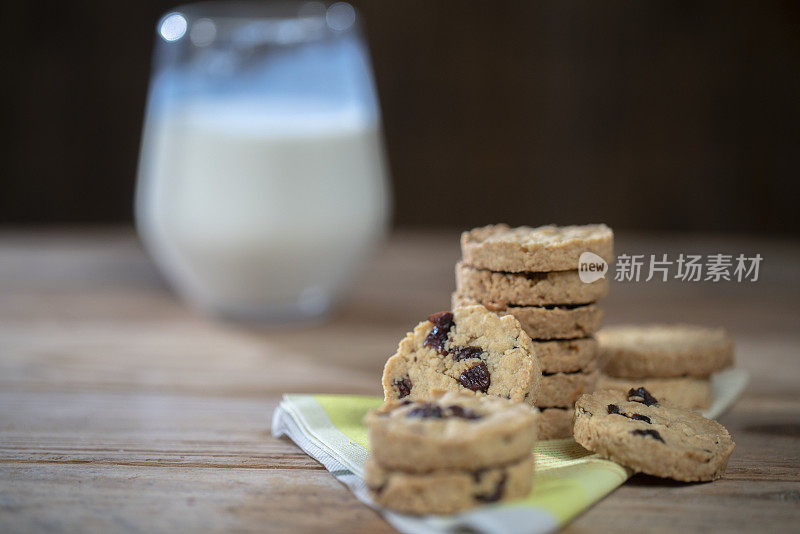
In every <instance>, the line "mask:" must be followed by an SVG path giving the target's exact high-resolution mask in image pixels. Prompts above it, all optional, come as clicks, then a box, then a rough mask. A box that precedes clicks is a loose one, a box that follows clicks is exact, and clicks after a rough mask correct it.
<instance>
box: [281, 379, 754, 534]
mask: <svg viewBox="0 0 800 534" xmlns="http://www.w3.org/2000/svg"><path fill="white" fill-rule="evenodd" d="M747 380H748V375H747V372H746V371H744V370H742V369H729V370H727V371H723V372H722V373H718V374H716V375H714V376H713V377H712V384H713V389H714V403H713V405H712V406H711V408H709V409H708V410H706V411H705V412H704V413H703V415H705V416H706V417H709V418H712V419H715V418H717V417H719V416H720V415H721V414H722V413H723V412H724V411H725V410H727V409H728V408H729V407H730V406H731V405H732V404H733V402H734V401H735V400H736V398H737V397H738V396H739V395H740V394H741V393H742V391H743V390H744V387H745V385H746V384H747ZM382 403H383V399H381V398H378V397H363V396H354V395H285V396H284V397H283V400H282V402H281V403H280V405H279V406H278V408H276V409H275V413H274V414H273V418H272V434H273V435H274V436H276V437H278V436H284V435H285V436H288V437H289V438H290V439H291V440H292V441H294V442H295V443H296V444H297V445H298V446H299V447H300V448H301V449H303V450H304V451H305V452H306V453H308V454H309V455H311V456H312V457H314V458H315V459H316V460H318V461H319V462H320V463H322V465H324V466H325V467H326V468H327V469H328V471H330V472H331V474H332V475H333V476H335V477H336V478H337V479H338V480H339V481H341V482H342V483H343V484H344V485H345V486H347V487H348V488H350V490H351V491H352V492H353V493H354V494H355V496H356V497H357V498H358V499H359V500H360V501H361V502H363V503H364V504H366V505H368V506H371V507H373V508H375V509H376V510H378V511H379V512H380V513H381V514H382V515H383V517H384V518H385V519H386V520H387V521H388V522H389V523H391V524H392V525H393V526H394V527H395V528H397V529H398V530H399V531H401V532H413V533H420V532H430V533H447V532H457V531H463V530H464V529H467V530H470V531H474V532H484V533H492V534H493V533H498V534H500V533H509V534H513V533H542V532H551V531H553V530H556V529H558V528H560V527H562V526H564V525H565V524H567V523H568V522H569V521H570V520H571V519H572V518H574V517H575V516H577V515H578V514H580V513H581V512H582V511H584V510H585V509H586V508H588V507H590V506H591V505H592V504H594V503H595V502H597V501H599V500H600V499H602V498H603V497H604V496H605V495H608V494H609V493H611V491H613V490H614V488H616V487H617V486H619V485H621V484H622V483H623V482H625V481H626V480H627V479H628V478H629V477H630V476H631V475H632V472H631V471H630V470H629V469H627V468H625V467H622V466H621V465H619V464H616V463H614V462H611V461H608V460H603V459H601V458H599V457H598V456H597V455H596V454H593V453H591V452H589V451H587V450H586V449H584V448H583V447H581V446H580V445H578V444H577V443H576V442H575V440H573V439H571V438H569V439H558V440H549V441H542V442H540V443H539V444H538V445H537V446H536V449H535V451H534V453H535V457H536V473H535V475H534V482H533V490H532V491H531V493H530V495H528V496H527V497H526V498H524V499H520V500H518V501H513V502H505V503H497V504H493V505H486V506H481V507H479V508H476V509H473V510H470V511H467V512H462V513H459V514H455V515H451V516H424V517H420V516H412V515H405V514H399V513H395V512H392V511H390V510H387V509H385V508H381V507H379V506H377V505H375V504H374V503H373V502H372V501H371V500H370V498H369V492H368V490H367V487H366V485H365V484H364V479H363V473H364V461H365V460H366V459H367V456H368V454H369V444H368V443H367V428H366V426H364V423H363V422H362V421H363V418H364V415H365V414H366V413H367V412H368V411H369V410H372V409H375V408H378V407H380V406H381V404H382Z"/></svg>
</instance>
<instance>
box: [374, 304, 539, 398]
mask: <svg viewBox="0 0 800 534" xmlns="http://www.w3.org/2000/svg"><path fill="white" fill-rule="evenodd" d="M540 381H541V368H540V367H539V360H538V358H536V356H535V354H534V353H533V347H532V344H531V339H530V337H528V334H526V333H525V332H524V331H523V330H522V327H521V326H520V324H519V321H517V320H516V319H515V318H514V317H512V316H511V315H505V316H503V317H499V316H498V315H496V314H494V313H492V312H490V311H488V310H487V309H486V308H484V307H483V306H469V307H466V308H456V309H455V310H454V311H453V312H441V313H436V314H433V315H431V316H430V317H428V320H427V321H423V322H421V323H420V324H418V325H417V327H416V328H415V329H414V330H413V332H409V333H408V335H406V337H405V339H403V340H402V341H401V342H400V345H399V346H398V348H397V352H396V353H395V354H394V356H392V357H391V358H389V360H388V361H387V362H386V366H385V367H384V369H383V380H382V382H383V392H384V397H385V399H386V400H387V401H389V400H397V399H404V398H408V400H412V401H414V400H427V399H431V398H432V397H433V395H434V393H436V392H449V391H459V392H465V393H470V394H473V395H477V396H482V395H490V396H497V397H504V398H507V399H511V400H512V401H514V402H525V403H527V404H530V405H533V403H534V402H535V401H536V395H537V394H538V393H539V382H540Z"/></svg>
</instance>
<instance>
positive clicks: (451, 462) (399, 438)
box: [365, 393, 537, 472]
mask: <svg viewBox="0 0 800 534" xmlns="http://www.w3.org/2000/svg"><path fill="white" fill-rule="evenodd" d="M536 420H537V410H536V409H535V408H532V407H530V406H529V405H528V404H525V403H515V402H512V401H510V400H507V399H500V398H496V397H482V398H478V397H475V396H474V395H466V394H463V393H446V394H444V395H440V396H437V397H436V398H434V399H432V400H430V401H418V402H407V401H405V402H404V401H393V402H390V403H387V404H386V405H385V406H384V407H383V408H381V409H380V410H377V411H373V412H370V413H369V414H367V417H366V418H365V423H366V425H367V429H368V432H369V446H370V452H371V454H372V456H373V457H374V458H375V460H376V461H377V462H378V463H379V464H380V465H382V466H383V467H385V468H387V469H397V470H402V471H407V472H426V471H434V470H437V469H462V470H475V469H480V468H484V467H489V466H493V465H498V464H506V463H510V462H512V461H515V460H518V459H520V458H522V457H524V456H527V455H529V454H530V452H531V450H533V447H534V445H536Z"/></svg>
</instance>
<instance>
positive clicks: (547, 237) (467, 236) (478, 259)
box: [461, 224, 614, 272]
mask: <svg viewBox="0 0 800 534" xmlns="http://www.w3.org/2000/svg"><path fill="white" fill-rule="evenodd" d="M461 252H462V254H463V255H464V262H465V263H467V264H469V265H473V266H475V267H480V268H482V269H489V270H492V271H509V272H524V271H534V272H546V271H569V270H573V269H577V268H578V259H579V258H580V256H581V254H582V253H584V252H593V253H595V254H597V255H598V256H600V257H602V258H603V259H604V260H605V261H606V262H608V263H611V261H612V260H613V255H614V232H612V231H611V228H609V227H608V226H606V225H605V224H587V225H584V226H553V225H550V226H539V227H538V228H531V227H529V226H520V227H518V228H511V227H510V226H508V225H506V224H494V225H490V226H484V227H482V228H475V229H473V230H470V231H469V232H464V233H463V234H461Z"/></svg>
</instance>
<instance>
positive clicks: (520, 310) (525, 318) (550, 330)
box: [452, 293, 603, 340]
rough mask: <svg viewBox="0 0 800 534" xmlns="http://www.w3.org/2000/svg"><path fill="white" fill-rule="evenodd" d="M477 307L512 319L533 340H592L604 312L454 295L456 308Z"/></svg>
mask: <svg viewBox="0 0 800 534" xmlns="http://www.w3.org/2000/svg"><path fill="white" fill-rule="evenodd" d="M476 304H482V305H483V306H485V307H486V309H488V310H489V311H493V312H495V313H498V314H500V315H505V314H510V315H513V316H514V317H516V318H517V320H518V321H519V324H521V325H522V328H523V329H524V330H525V333H527V334H528V335H529V336H530V337H531V339H533V340H549V339H572V338H581V337H586V336H590V335H592V334H594V333H595V332H597V330H598V329H599V328H600V324H601V322H602V320H603V310H602V309H600V306H598V305H596V304H571V305H570V304H565V305H563V306H557V305H548V306H516V305H509V304H506V303H504V302H490V301H485V302H478V300H476V299H474V298H470V297H467V296H464V295H461V294H459V293H453V297H452V305H453V307H454V308H458V307H460V306H474V305H476Z"/></svg>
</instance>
